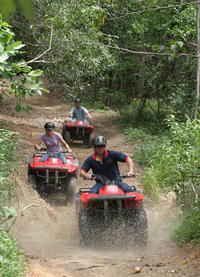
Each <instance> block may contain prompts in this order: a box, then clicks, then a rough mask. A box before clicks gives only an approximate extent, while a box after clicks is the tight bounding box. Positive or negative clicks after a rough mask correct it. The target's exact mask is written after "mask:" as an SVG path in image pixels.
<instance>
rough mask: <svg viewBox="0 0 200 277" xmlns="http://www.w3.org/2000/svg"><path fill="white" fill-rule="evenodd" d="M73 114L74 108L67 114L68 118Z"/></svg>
mask: <svg viewBox="0 0 200 277" xmlns="http://www.w3.org/2000/svg"><path fill="white" fill-rule="evenodd" d="M73 114H74V108H72V109H71V111H70V113H69V117H71V118H72V117H73Z"/></svg>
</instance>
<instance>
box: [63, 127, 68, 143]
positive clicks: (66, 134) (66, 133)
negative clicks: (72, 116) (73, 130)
mask: <svg viewBox="0 0 200 277" xmlns="http://www.w3.org/2000/svg"><path fill="white" fill-rule="evenodd" d="M62 136H63V138H64V140H65V141H66V143H68V144H70V132H69V131H66V130H65V126H63V130H62Z"/></svg>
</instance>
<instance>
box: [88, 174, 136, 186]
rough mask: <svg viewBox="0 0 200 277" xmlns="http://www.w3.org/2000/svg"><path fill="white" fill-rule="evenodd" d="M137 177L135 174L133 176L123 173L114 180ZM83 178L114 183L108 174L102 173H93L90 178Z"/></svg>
mask: <svg viewBox="0 0 200 277" xmlns="http://www.w3.org/2000/svg"><path fill="white" fill-rule="evenodd" d="M135 177H136V175H135V174H134V175H133V176H128V174H122V175H119V176H118V177H117V178H116V180H115V181H114V182H117V181H119V180H120V179H121V178H123V179H124V178H135ZM83 179H84V180H92V181H93V180H95V181H97V182H100V183H103V184H106V183H113V181H111V180H109V179H108V178H107V177H106V176H103V175H100V174H92V176H91V177H90V178H86V177H84V178H83Z"/></svg>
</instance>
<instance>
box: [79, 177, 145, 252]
mask: <svg viewBox="0 0 200 277" xmlns="http://www.w3.org/2000/svg"><path fill="white" fill-rule="evenodd" d="M119 177H120V178H127V177H128V176H127V175H121V176H119ZM90 180H95V181H97V182H101V183H103V184H104V187H103V188H100V190H99V193H98V194H89V188H87V187H86V188H80V189H79V193H77V194H76V198H75V205H76V212H77V216H78V225H79V237H80V244H81V245H82V246H86V247H91V246H100V247H102V246H109V244H110V243H111V246H113V245H116V241H117V245H118V246H119V245H120V246H121V243H122V242H123V244H124V245H125V244H126V243H128V245H129V244H130V243H131V241H132V242H133V243H134V246H135V245H136V246H142V247H144V246H146V244H147V240H148V231H147V215H146V212H145V210H144V208H143V195H142V193H141V192H140V191H138V190H136V188H135V187H134V186H132V188H133V189H134V191H133V192H127V193H124V192H123V191H122V190H121V189H120V188H119V187H118V186H117V182H111V181H110V180H109V179H107V178H106V177H104V176H102V175H93V176H92V178H91V179H90ZM107 231H108V232H107ZM115 234H116V235H115ZM107 239H108V241H106V240H107ZM125 242H126V243H125Z"/></svg>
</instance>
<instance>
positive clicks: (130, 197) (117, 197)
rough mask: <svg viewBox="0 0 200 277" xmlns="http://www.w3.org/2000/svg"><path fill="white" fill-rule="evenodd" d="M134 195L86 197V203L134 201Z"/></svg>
mask: <svg viewBox="0 0 200 277" xmlns="http://www.w3.org/2000/svg"><path fill="white" fill-rule="evenodd" d="M135 198H136V195H124V194H122V195H113V194H111V195H99V196H98V197H88V201H104V200H126V199H133V200H134V199H135Z"/></svg>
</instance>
